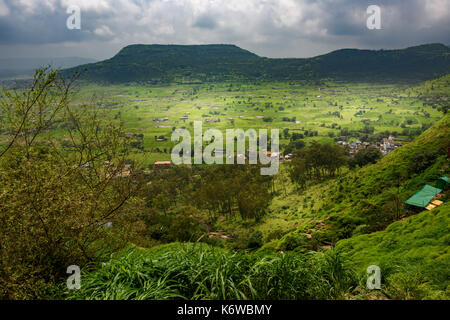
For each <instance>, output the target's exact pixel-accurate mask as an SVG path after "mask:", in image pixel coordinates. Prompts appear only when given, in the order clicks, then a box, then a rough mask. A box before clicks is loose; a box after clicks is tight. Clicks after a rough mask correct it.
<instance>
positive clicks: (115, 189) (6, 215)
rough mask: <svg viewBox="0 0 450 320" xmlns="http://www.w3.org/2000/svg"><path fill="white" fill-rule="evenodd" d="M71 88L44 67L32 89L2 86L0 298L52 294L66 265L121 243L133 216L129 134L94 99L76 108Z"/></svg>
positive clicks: (134, 181) (82, 262)
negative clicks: (107, 225) (91, 102)
mask: <svg viewBox="0 0 450 320" xmlns="http://www.w3.org/2000/svg"><path fill="white" fill-rule="evenodd" d="M72 86H73V81H66V80H64V79H62V78H60V77H58V73H57V72H54V71H49V70H47V69H44V70H37V72H36V74H35V76H34V80H33V82H32V84H31V86H30V88H29V89H27V90H20V91H7V90H5V89H4V90H3V92H2V101H1V103H0V105H1V113H0V114H1V126H2V128H4V129H5V132H6V134H7V136H8V137H7V142H6V143H5V144H4V145H2V146H1V149H0V150H1V151H0V185H1V186H2V191H1V192H0V256H1V259H0V288H2V290H1V292H0V296H1V297H0V298H7V299H16V298H20V299H23V298H42V297H48V296H49V295H51V294H52V293H51V291H52V288H53V285H54V284H55V283H56V282H58V281H60V280H61V279H65V278H66V276H67V275H66V273H65V272H66V269H67V267H68V266H69V265H73V264H76V265H78V266H80V267H82V266H84V265H85V264H86V263H88V262H89V261H91V260H92V259H95V258H96V257H97V256H98V254H99V253H101V252H104V250H109V249H113V248H117V247H118V246H121V245H122V244H123V243H124V242H122V241H118V240H119V239H120V238H121V237H120V234H121V233H122V231H123V232H124V233H123V234H122V235H124V236H125V235H126V233H127V232H128V231H130V230H131V224H133V223H134V222H136V221H134V222H132V223H131V224H130V221H131V220H128V215H127V212H130V211H129V210H130V207H134V208H136V206H138V205H139V201H138V200H133V195H134V191H135V190H136V189H137V188H138V185H139V181H140V179H139V178H138V177H137V176H136V175H135V174H134V173H133V168H132V166H127V163H126V161H125V159H126V157H127V153H126V150H127V148H128V145H127V143H128V141H127V139H126V137H125V134H124V132H123V130H122V129H121V128H120V127H119V126H117V125H116V124H115V123H114V122H113V121H110V120H108V119H107V118H105V117H103V116H101V115H100V114H99V112H100V111H99V109H98V106H97V105H94V106H91V105H81V106H76V107H75V106H72V105H71V103H70V100H71V97H72V94H71V88H72ZM63 142H65V144H63ZM63 145H64V146H65V147H63ZM107 222H112V225H113V228H114V230H115V231H116V234H115V235H114V236H113V232H112V231H111V230H110V229H109V228H106V227H105V223H107ZM124 241H125V238H124Z"/></svg>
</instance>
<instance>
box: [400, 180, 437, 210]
mask: <svg viewBox="0 0 450 320" xmlns="http://www.w3.org/2000/svg"><path fill="white" fill-rule="evenodd" d="M441 192H442V189H438V188H435V187H432V186H430V185H428V184H426V185H425V186H424V187H423V188H422V189H421V190H420V191H418V192H416V193H415V194H414V195H413V196H412V197H411V198H409V199H408V200H406V203H407V204H409V205H412V206H416V207H422V208H424V207H425V206H426V205H427V204H428V203H429V202H430V201H431V200H433V198H434V197H435V196H437V195H438V194H439V193H441Z"/></svg>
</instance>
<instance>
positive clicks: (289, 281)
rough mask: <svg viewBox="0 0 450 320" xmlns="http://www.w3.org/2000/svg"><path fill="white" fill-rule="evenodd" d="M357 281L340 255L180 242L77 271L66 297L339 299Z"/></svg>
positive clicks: (125, 254) (117, 256)
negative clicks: (79, 278) (260, 251)
mask: <svg viewBox="0 0 450 320" xmlns="http://www.w3.org/2000/svg"><path fill="white" fill-rule="evenodd" d="M357 285H358V279H357V277H356V274H355V273H354V272H353V271H352V270H351V269H349V268H346V267H345V265H344V263H343V260H342V258H341V257H340V255H339V254H338V253H337V252H335V251H333V250H330V251H329V252H327V253H314V254H313V253H311V254H295V253H284V254H283V253H279V254H271V255H267V254H264V255H262V254H258V253H246V252H231V251H227V250H224V249H221V248H214V247H210V246H207V245H204V244H180V245H177V246H176V247H174V246H171V247H170V250H167V251H165V252H164V251H163V252H160V253H158V254H155V253H152V252H148V251H144V250H129V251H127V252H126V253H124V254H121V255H116V256H113V257H111V259H110V260H109V261H108V262H106V263H103V264H102V265H100V266H97V268H96V269H93V270H92V271H91V272H87V273H83V274H82V282H81V289H80V290H72V291H70V292H68V298H69V299H227V300H234V299H340V298H343V297H344V296H345V294H347V293H349V292H351V290H353V289H354V288H355V287H356V286H357Z"/></svg>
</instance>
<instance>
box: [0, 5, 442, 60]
mask: <svg viewBox="0 0 450 320" xmlns="http://www.w3.org/2000/svg"><path fill="white" fill-rule="evenodd" d="M71 5H76V6H78V7H79V8H80V11H81V29H80V30H69V29H68V28H67V27H66V20H67V18H68V17H69V15H70V14H68V13H67V12H66V11H67V8H68V7H69V6H71ZM369 5H378V6H379V7H380V8H381V30H369V29H368V28H367V27H366V20H367V17H368V14H367V13H366V9H367V7H368V6H369ZM432 42H441V43H444V44H447V45H450V0H370V1H365V0H318V1H312V0H0V58H11V57H15V58H17V57H68V56H78V57H86V58H94V59H99V60H100V59H105V58H109V57H111V56H113V55H114V54H115V53H116V52H117V51H118V50H119V49H120V48H122V47H123V46H126V45H129V44H134V43H146V44H151V43H159V44H207V43H227V44H236V45H238V46H240V47H242V48H245V49H247V50H250V51H252V52H255V53H257V54H258V55H261V56H266V57H309V56H314V55H318V54H323V53H326V52H329V51H331V50H335V49H339V48H373V49H380V48H384V49H388V48H404V47H408V46H411V45H417V44H423V43H432Z"/></svg>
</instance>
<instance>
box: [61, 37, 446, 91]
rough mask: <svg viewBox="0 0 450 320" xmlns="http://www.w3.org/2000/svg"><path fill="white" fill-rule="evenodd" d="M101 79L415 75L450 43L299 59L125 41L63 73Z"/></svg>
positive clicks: (431, 73) (439, 64)
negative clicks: (105, 55) (119, 47)
mask: <svg viewBox="0 0 450 320" xmlns="http://www.w3.org/2000/svg"><path fill="white" fill-rule="evenodd" d="M74 72H81V78H82V79H85V80H90V81H100V82H105V83H124V82H135V81H136V82H148V83H160V82H200V81H231V80H233V81H236V80H317V79H324V78H332V79H338V80H350V81H369V80H370V81H387V80H392V81H399V80H401V81H411V80H413V81H418V80H427V79H433V78H436V77H439V76H442V75H444V74H447V73H450V48H449V47H447V46H445V45H442V44H427V45H421V46H417V47H411V48H406V49H400V50H357V49H342V50H337V51H333V52H331V53H328V54H325V55H321V56H317V57H313V58H304V59H296V58H292V59H291V58H289V59H271V58H264V57H259V56H257V55H256V54H253V53H251V52H249V51H246V50H244V49H241V48H239V47H237V46H235V45H220V44H219V45H142V44H138V45H130V46H127V47H125V48H123V49H122V50H120V51H119V53H117V54H116V55H115V56H114V57H112V58H111V59H108V60H104V61H101V62H98V63H92V64H86V65H81V66H78V67H75V68H71V69H66V70H64V71H63V73H64V74H65V75H66V76H69V75H71V74H73V73H74Z"/></svg>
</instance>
